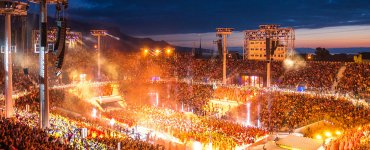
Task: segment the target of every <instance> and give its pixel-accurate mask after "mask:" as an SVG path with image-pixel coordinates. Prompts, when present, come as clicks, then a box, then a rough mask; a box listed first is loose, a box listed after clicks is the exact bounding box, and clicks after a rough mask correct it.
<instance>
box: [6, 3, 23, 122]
mask: <svg viewBox="0 0 370 150" xmlns="http://www.w3.org/2000/svg"><path fill="white" fill-rule="evenodd" d="M27 8H28V4H26V3H23V2H18V1H10V0H2V1H0V14H2V15H5V36H4V37H5V38H4V45H5V46H4V47H5V50H4V69H5V88H4V96H5V117H6V118H10V117H12V116H13V114H14V108H13V100H12V95H13V94H12V93H13V84H12V78H13V74H12V55H11V53H12V52H11V44H12V35H11V24H10V23H11V16H12V15H17V16H25V15H27Z"/></svg>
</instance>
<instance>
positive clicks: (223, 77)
mask: <svg viewBox="0 0 370 150" xmlns="http://www.w3.org/2000/svg"><path fill="white" fill-rule="evenodd" d="M226 36H227V35H225V34H224V35H222V37H223V40H224V44H223V51H224V53H223V54H224V58H223V74H222V75H223V76H222V83H223V84H226V54H227V50H226Z"/></svg>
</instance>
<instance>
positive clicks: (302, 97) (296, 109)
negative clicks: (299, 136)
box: [255, 92, 370, 131]
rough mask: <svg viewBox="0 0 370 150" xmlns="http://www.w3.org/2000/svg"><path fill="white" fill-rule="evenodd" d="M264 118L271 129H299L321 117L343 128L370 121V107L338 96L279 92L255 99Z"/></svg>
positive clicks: (264, 122) (263, 120) (263, 121)
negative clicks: (355, 103)
mask: <svg viewBox="0 0 370 150" xmlns="http://www.w3.org/2000/svg"><path fill="white" fill-rule="evenodd" d="M255 101H256V103H255V104H256V105H258V104H261V108H262V109H261V121H262V123H263V124H264V125H265V126H266V127H267V128H269V129H270V130H274V131H279V130H281V129H282V128H286V129H295V128H299V127H302V126H305V125H308V124H310V123H314V122H316V121H320V120H329V121H331V122H333V123H334V124H336V125H337V126H339V127H342V128H351V127H355V126H358V125H363V124H367V123H370V120H369V118H370V109H369V108H368V107H367V106H364V105H361V104H358V105H354V104H353V103H352V102H351V101H349V100H346V99H344V98H337V97H335V96H323V95H312V94H302V93H284V92H275V93H271V94H269V95H265V96H259V97H258V98H256V99H255Z"/></svg>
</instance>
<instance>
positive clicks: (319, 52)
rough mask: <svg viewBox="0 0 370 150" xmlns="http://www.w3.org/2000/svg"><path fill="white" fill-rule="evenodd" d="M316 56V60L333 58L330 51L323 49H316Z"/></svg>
mask: <svg viewBox="0 0 370 150" xmlns="http://www.w3.org/2000/svg"><path fill="white" fill-rule="evenodd" d="M315 54H316V60H328V59H329V57H330V56H331V55H330V53H329V50H327V49H326V48H321V47H318V48H316V51H315Z"/></svg>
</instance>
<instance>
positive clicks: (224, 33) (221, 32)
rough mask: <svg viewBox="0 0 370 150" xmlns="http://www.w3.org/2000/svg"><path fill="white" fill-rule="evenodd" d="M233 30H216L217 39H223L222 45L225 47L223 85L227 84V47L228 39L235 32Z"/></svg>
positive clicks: (223, 49)
mask: <svg viewBox="0 0 370 150" xmlns="http://www.w3.org/2000/svg"><path fill="white" fill-rule="evenodd" d="M233 30H234V29H233V28H216V35H217V37H219V38H220V39H221V38H222V41H223V42H222V45H223V48H222V51H223V61H222V64H223V69H222V71H223V73H222V83H223V84H226V54H227V49H226V47H227V45H226V38H227V37H228V36H229V35H231V33H232V32H233Z"/></svg>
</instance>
